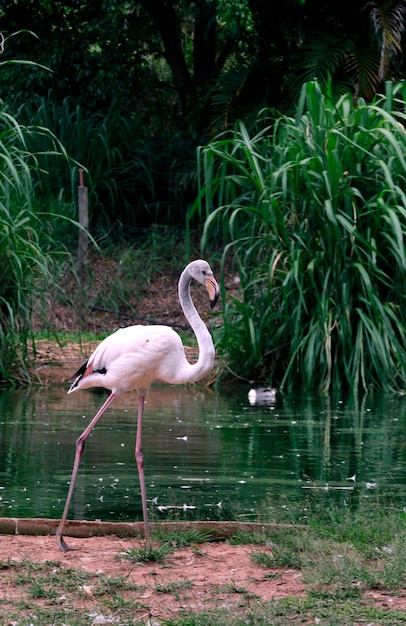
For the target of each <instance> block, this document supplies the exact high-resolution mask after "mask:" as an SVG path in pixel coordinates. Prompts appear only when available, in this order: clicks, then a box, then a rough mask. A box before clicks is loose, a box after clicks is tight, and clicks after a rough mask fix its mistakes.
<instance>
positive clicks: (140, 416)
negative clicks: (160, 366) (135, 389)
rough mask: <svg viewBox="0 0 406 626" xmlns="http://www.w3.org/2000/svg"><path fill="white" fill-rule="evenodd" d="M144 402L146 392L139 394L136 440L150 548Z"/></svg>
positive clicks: (143, 510) (146, 532)
mask: <svg viewBox="0 0 406 626" xmlns="http://www.w3.org/2000/svg"><path fill="white" fill-rule="evenodd" d="M144 402H145V393H144V394H142V393H139V394H138V424H137V438H136V442H135V459H136V461H137V467H138V476H139V478H140V487H141V501H142V515H143V519H144V539H145V546H146V547H147V548H149V547H150V546H151V540H150V536H149V524H148V509H147V492H146V489H145V476H144V455H143V453H142V420H143V417H144Z"/></svg>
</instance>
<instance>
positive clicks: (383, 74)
mask: <svg viewBox="0 0 406 626" xmlns="http://www.w3.org/2000/svg"><path fill="white" fill-rule="evenodd" d="M405 19H406V2H405V0H389V1H387V2H377V1H376V0H371V1H370V2H367V3H366V4H365V6H364V7H363V11H361V13H360V14H359V15H358V18H357V22H356V23H357V24H358V28H357V30H355V29H354V32H341V34H340V35H338V34H334V33H330V32H329V31H328V30H326V31H323V32H317V33H316V34H312V35H311V36H309V37H307V38H305V41H304V44H303V47H302V48H301V49H300V57H299V58H298V64H297V68H298V71H297V81H298V83H300V85H302V84H303V82H307V81H309V80H313V79H317V80H318V81H319V82H320V83H321V84H327V81H328V79H329V77H332V81H333V85H334V90H335V93H336V94H342V93H344V92H345V91H352V92H353V93H354V96H355V99H357V98H358V97H359V96H361V97H364V98H367V99H368V100H370V99H371V98H373V96H374V95H375V94H376V93H377V91H378V90H379V89H380V88H381V87H383V85H384V83H385V81H386V80H392V79H394V78H395V76H394V74H396V70H395V68H396V61H397V60H398V59H399V57H401V54H402V36H403V33H404V30H405ZM368 23H369V24H370V25H371V27H372V28H369V29H368V28H367V24H368ZM363 24H364V26H363Z"/></svg>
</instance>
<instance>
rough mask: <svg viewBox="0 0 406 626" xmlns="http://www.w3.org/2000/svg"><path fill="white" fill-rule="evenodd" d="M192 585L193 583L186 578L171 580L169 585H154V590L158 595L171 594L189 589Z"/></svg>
mask: <svg viewBox="0 0 406 626" xmlns="http://www.w3.org/2000/svg"><path fill="white" fill-rule="evenodd" d="M192 585H193V582H192V581H191V580H189V579H188V578H183V579H182V580H173V581H171V582H169V583H163V584H161V583H156V584H155V589H156V591H157V592H158V593H173V592H174V591H179V590H184V589H190V588H191V587H192Z"/></svg>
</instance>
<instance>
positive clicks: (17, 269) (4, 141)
mask: <svg viewBox="0 0 406 626" xmlns="http://www.w3.org/2000/svg"><path fill="white" fill-rule="evenodd" d="M35 133H37V134H39V135H41V136H42V139H44V137H45V135H48V147H47V151H48V154H49V155H52V154H53V155H54V158H55V156H58V155H59V156H62V157H63V158H66V154H64V151H63V149H62V147H61V146H59V144H58V142H57V141H56V138H55V137H53V136H52V134H51V133H48V131H47V130H46V129H43V128H33V127H29V126H23V125H21V124H19V123H18V122H17V120H16V118H15V117H13V116H12V115H11V114H10V112H9V111H8V110H7V108H6V107H5V106H4V105H1V106H0V260H1V263H0V380H7V381H13V382H16V381H25V382H27V381H29V380H30V370H29V354H28V351H29V347H30V336H31V317H32V312H33V307H34V305H36V306H37V307H38V306H39V305H40V304H41V300H43V301H44V298H42V296H44V294H45V293H46V291H47V290H48V289H49V286H50V283H51V282H52V276H53V272H52V258H53V255H52V253H51V252H50V248H52V245H51V246H50V240H49V237H48V235H47V233H46V232H45V233H44V222H43V217H44V215H45V212H42V214H40V213H37V211H36V210H35V208H34V207H35V204H36V196H35V193H36V187H35V174H36V173H37V170H38V160H37V157H38V155H36V154H35V153H34V152H31V151H30V150H29V148H28V143H29V140H30V138H31V137H32V135H33V134H35ZM57 146H59V148H58V147H57ZM51 244H52V242H51ZM37 313H38V311H37Z"/></svg>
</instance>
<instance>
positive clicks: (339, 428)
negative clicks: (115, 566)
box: [0, 385, 406, 521]
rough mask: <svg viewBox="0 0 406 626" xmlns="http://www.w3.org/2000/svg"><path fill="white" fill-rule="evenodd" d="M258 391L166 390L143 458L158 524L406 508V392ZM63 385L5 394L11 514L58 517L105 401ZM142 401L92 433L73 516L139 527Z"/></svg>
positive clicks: (2, 475) (1, 401) (3, 434)
mask: <svg viewBox="0 0 406 626" xmlns="http://www.w3.org/2000/svg"><path fill="white" fill-rule="evenodd" d="M247 394H248V388H245V387H233V388H230V387H224V388H223V387H221V386H220V387H219V389H217V390H207V389H205V388H203V387H201V386H199V385H196V386H192V387H188V388H183V387H168V386H155V387H153V388H152V389H151V391H150V393H149V396H148V399H147V404H146V410H145V423H144V432H143V451H144V456H145V476H146V486H147V497H148V501H149V503H148V504H149V509H150V512H151V518H152V519H153V520H165V519H189V520H204V519H211V520H214V519H240V520H243V521H255V520H257V519H258V513H259V514H262V513H263V512H264V511H266V510H267V508H269V507H271V508H274V509H277V508H279V507H283V508H284V509H285V510H286V509H288V508H289V507H290V506H292V505H293V504H295V506H298V505H299V506H302V507H303V510H304V511H305V510H306V507H307V506H309V503H310V504H312V503H317V504H322V505H323V506H324V505H325V506H328V505H329V504H330V503H332V502H336V503H337V502H340V503H342V504H346V505H348V506H351V507H356V506H358V504H359V503H360V502H361V501H362V500H365V499H369V500H371V501H373V502H376V501H379V502H381V503H382V505H383V506H384V505H385V503H387V502H389V501H390V502H391V503H392V504H393V503H394V504H395V506H398V507H399V508H400V510H403V509H404V508H405V507H406V437H405V432H406V396H405V397H392V396H389V395H371V396H366V397H363V398H359V399H357V400H355V399H353V398H351V399H345V398H340V397H335V398H334V399H333V398H325V397H320V396H317V395H286V396H284V395H281V394H278V395H277V397H276V400H275V402H273V403H270V404H264V405H251V404H250V402H249V400H248V395H247ZM104 398H105V395H104V394H103V393H101V392H100V393H99V392H86V391H82V392H78V393H74V394H70V395H69V396H68V395H67V394H66V390H65V389H63V388H59V387H55V388H50V389H49V388H48V389H41V388H40V389H30V390H12V391H1V392H0V516H1V517H46V518H56V519H58V518H59V517H60V515H61V513H62V510H63V505H64V501H65V498H66V494H67V489H68V484H69V480H70V475H71V470H72V464H73V458H74V453H75V441H76V438H77V437H78V436H79V435H80V434H81V432H82V431H83V430H84V428H85V427H86V425H87V424H88V422H89V421H90V419H91V418H92V417H93V416H94V414H95V413H96V411H97V409H98V408H99V406H100V405H101V403H102V401H103V400H104ZM136 409H137V396H136V394H135V393H134V394H125V395H123V396H121V397H120V398H117V399H116V400H115V401H114V403H113V404H112V406H111V408H110V409H108V410H107V412H106V413H105V415H104V416H103V417H102V419H101V420H100V422H99V423H98V424H97V426H96V428H95V429H94V431H93V432H92V434H91V436H90V437H89V439H88V441H87V443H86V446H85V450H84V454H83V457H82V461H81V466H80V469H79V475H78V479H77V483H76V487H75V492H74V495H73V499H72V505H71V509H70V514H69V518H70V519H88V520H94V519H101V520H103V521H106V520H112V521H140V520H141V519H142V512H141V501H140V490H139V483H138V473H137V467H136V463H135V459H134V446H135V432H136Z"/></svg>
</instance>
